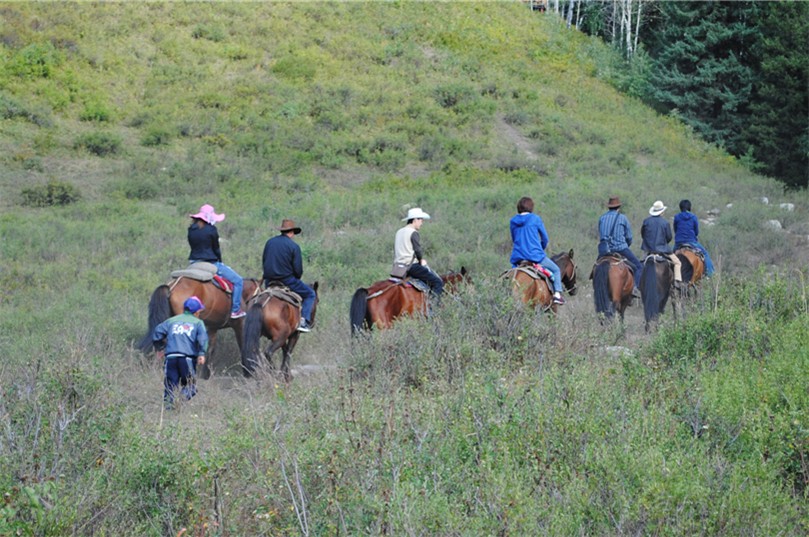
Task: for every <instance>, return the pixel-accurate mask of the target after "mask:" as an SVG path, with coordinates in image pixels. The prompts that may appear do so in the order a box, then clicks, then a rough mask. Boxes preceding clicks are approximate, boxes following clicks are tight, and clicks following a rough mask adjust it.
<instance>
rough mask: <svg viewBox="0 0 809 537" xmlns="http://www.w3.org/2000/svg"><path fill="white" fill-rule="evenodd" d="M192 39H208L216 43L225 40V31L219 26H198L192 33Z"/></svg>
mask: <svg viewBox="0 0 809 537" xmlns="http://www.w3.org/2000/svg"><path fill="white" fill-rule="evenodd" d="M191 37H193V38H194V39H207V40H209V41H214V42H216V43H218V42H220V41H224V40H225V37H226V36H225V31H224V30H223V29H222V28H221V27H219V26H210V25H207V24H198V25H196V26H195V27H194V30H193V31H192V32H191Z"/></svg>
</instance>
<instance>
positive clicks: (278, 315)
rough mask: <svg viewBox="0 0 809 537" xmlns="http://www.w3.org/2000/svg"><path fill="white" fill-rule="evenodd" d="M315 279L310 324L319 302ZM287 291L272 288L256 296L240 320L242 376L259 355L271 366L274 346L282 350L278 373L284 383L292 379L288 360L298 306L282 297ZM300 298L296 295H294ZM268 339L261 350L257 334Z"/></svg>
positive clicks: (295, 336) (252, 369)
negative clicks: (279, 371) (241, 328)
mask: <svg viewBox="0 0 809 537" xmlns="http://www.w3.org/2000/svg"><path fill="white" fill-rule="evenodd" d="M317 288H318V282H315V283H314V285H312V289H313V290H314V292H315V305H314V307H313V308H312V319H311V324H312V325H314V324H315V313H316V312H317V303H318V301H319V297H318V293H317ZM286 296H287V293H285V292H284V291H279V290H278V289H275V288H273V287H270V288H269V289H267V290H265V291H264V292H262V293H261V294H258V295H256V296H255V297H254V298H253V299H252V300H251V301H250V303H249V304H248V309H247V317H246V318H245V322H244V343H243V344H242V347H241V348H242V369H243V371H244V376H245V377H250V376H252V375H253V374H254V373H255V370H256V366H257V365H258V362H259V360H260V357H261V356H262V354H263V356H264V357H265V358H266V359H267V362H269V364H270V367H271V368H272V355H273V353H275V351H277V350H278V349H282V350H283V357H282V359H281V374H282V375H283V377H284V381H285V382H289V381H291V380H292V374H291V373H290V371H289V363H290V360H291V359H292V351H293V350H294V349H295V345H297V344H298V337H299V336H300V334H301V333H300V332H298V324H299V323H300V321H301V308H300V307H299V306H298V305H297V304H294V303H293V302H295V300H294V299H293V300H292V301H290V300H289V299H288V298H286ZM295 297H297V295H295ZM297 298H300V297H297ZM262 336H264V337H266V338H267V339H268V340H270V342H269V344H268V345H267V347H266V348H265V349H264V352H263V353H262V352H261V337H262Z"/></svg>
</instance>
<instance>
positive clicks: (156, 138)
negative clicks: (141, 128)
mask: <svg viewBox="0 0 809 537" xmlns="http://www.w3.org/2000/svg"><path fill="white" fill-rule="evenodd" d="M171 138H172V132H171V129H170V128H169V127H167V126H165V125H152V126H150V127H149V128H148V129H146V131H145V132H144V133H143V136H142V137H141V139H140V143H141V145H145V146H147V147H152V146H158V145H166V144H168V143H169V141H170V140H171Z"/></svg>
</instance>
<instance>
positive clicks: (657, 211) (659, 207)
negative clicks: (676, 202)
mask: <svg viewBox="0 0 809 537" xmlns="http://www.w3.org/2000/svg"><path fill="white" fill-rule="evenodd" d="M666 209H668V207H666V206H665V205H663V202H662V201H660V200H657V201H656V202H655V204H654V205H652V208H651V209H649V214H650V215H652V216H658V215H661V214H663V211H665V210H666Z"/></svg>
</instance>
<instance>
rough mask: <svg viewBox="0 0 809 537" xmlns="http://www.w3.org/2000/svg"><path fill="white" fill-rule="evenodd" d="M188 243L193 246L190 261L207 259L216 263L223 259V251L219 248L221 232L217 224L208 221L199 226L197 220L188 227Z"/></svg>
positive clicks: (189, 256)
mask: <svg viewBox="0 0 809 537" xmlns="http://www.w3.org/2000/svg"><path fill="white" fill-rule="evenodd" d="M188 245H189V246H191V253H190V254H189V255H188V260H189V261H207V262H209V263H216V262H217V261H220V262H221V261H222V252H221V251H220V250H219V232H218V231H217V230H216V226H212V225H211V224H208V223H206V224H205V225H204V226H202V227H198V226H197V222H196V220H195V221H194V223H193V224H191V225H190V226H189V228H188Z"/></svg>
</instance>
